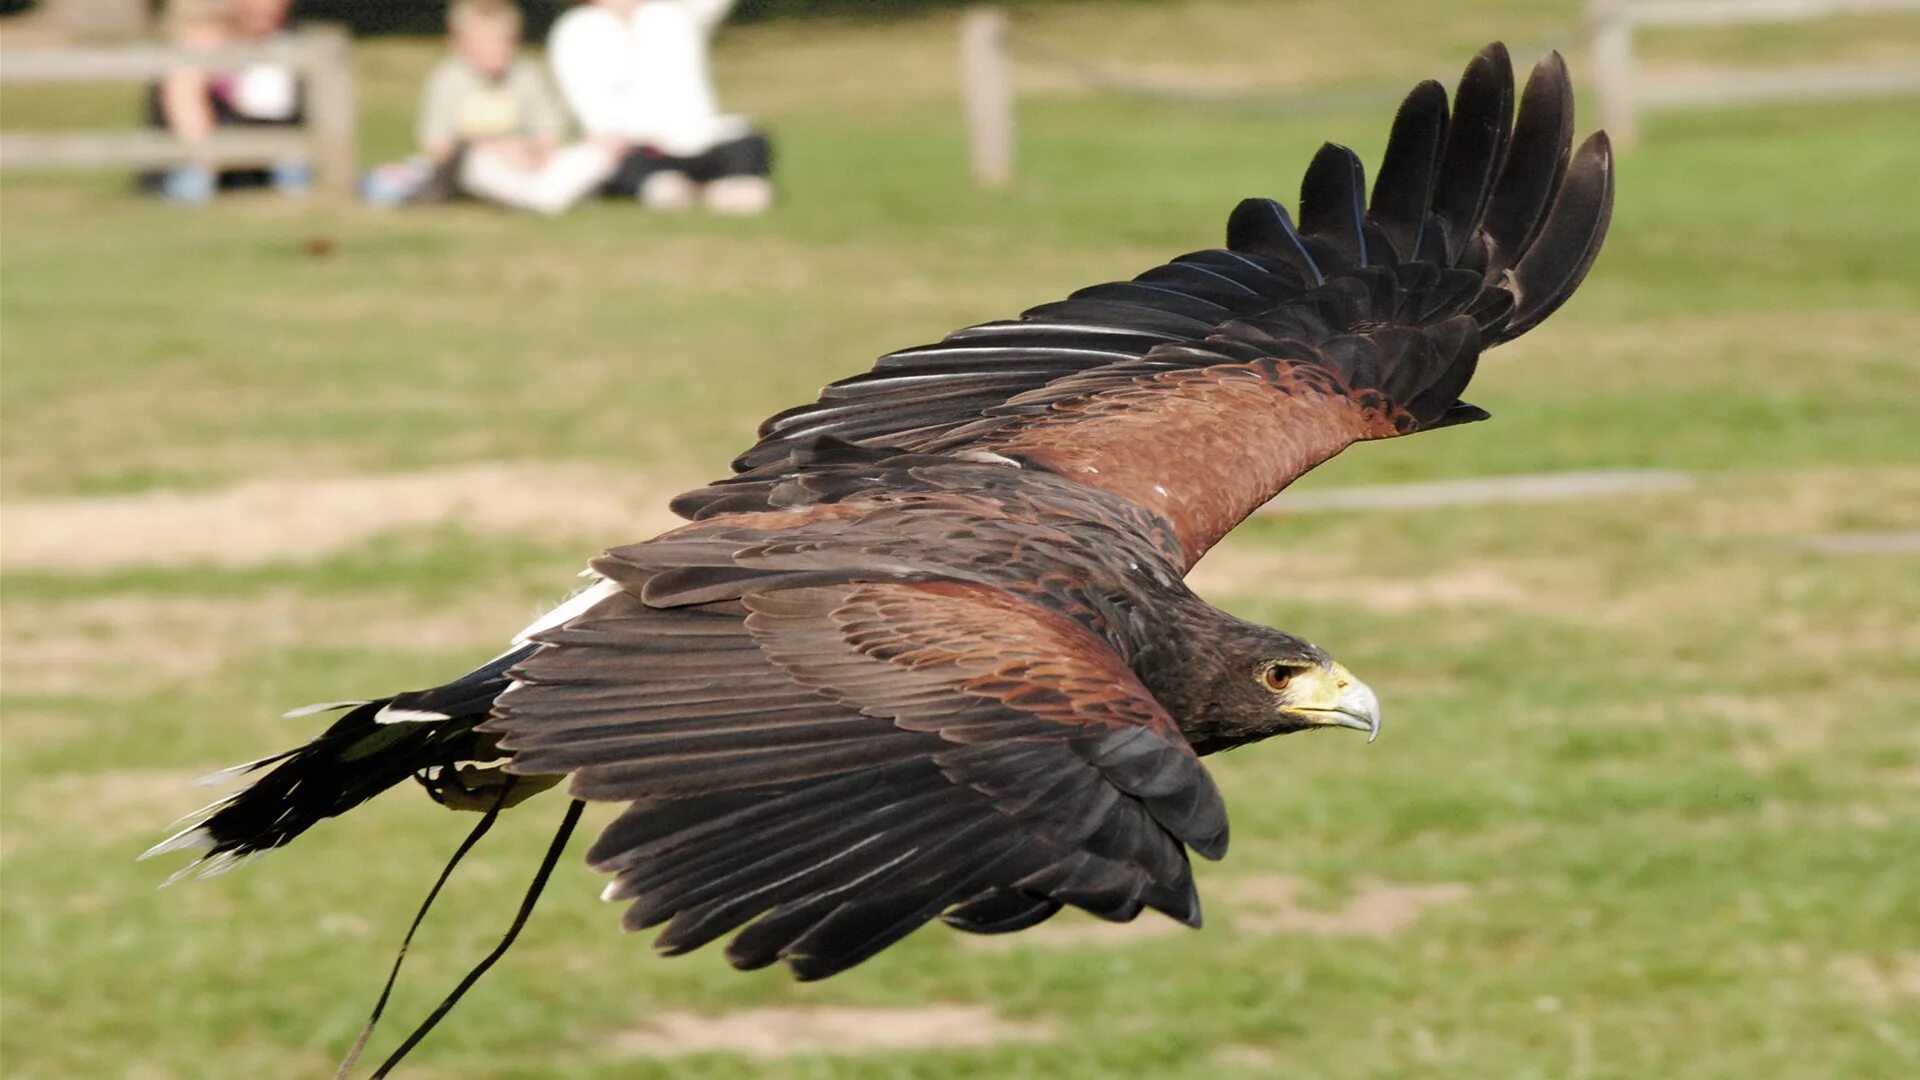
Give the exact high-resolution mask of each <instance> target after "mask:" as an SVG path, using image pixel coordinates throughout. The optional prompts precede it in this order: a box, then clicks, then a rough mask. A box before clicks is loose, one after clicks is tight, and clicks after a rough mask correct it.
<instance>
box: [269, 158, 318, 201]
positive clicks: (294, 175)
mask: <svg viewBox="0 0 1920 1080" xmlns="http://www.w3.org/2000/svg"><path fill="white" fill-rule="evenodd" d="M273 190H275V191H277V192H279V193H280V194H282V195H305V194H307V193H308V192H310V191H312V190H313V170H312V169H310V168H308V167H307V163H306V162H304V161H281V162H276V163H275V164H274V166H273Z"/></svg>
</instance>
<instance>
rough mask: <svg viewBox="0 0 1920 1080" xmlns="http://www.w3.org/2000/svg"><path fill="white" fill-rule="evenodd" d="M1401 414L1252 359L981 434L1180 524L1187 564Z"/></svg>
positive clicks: (1000, 447) (1146, 380)
mask: <svg viewBox="0 0 1920 1080" xmlns="http://www.w3.org/2000/svg"><path fill="white" fill-rule="evenodd" d="M1399 413H1400V411H1399V410H1398V409H1396V408H1395V407H1394V406H1392V405H1391V404H1390V403H1388V402H1387V401H1386V400H1385V399H1383V398H1382V397H1381V396H1380V395H1379V394H1378V393H1375V392H1365V393H1356V392H1354V391H1353V390H1352V388H1350V387H1348V386H1347V385H1346V384H1345V383H1344V382H1342V381H1341V379H1340V377H1339V376H1338V375H1335V374H1334V373H1333V372H1331V371H1329V370H1327V369H1326V368H1323V367H1320V366H1318V365H1314V364H1310V363H1304V362H1290V361H1282V362H1277V363H1276V362H1274V361H1267V360H1260V361H1255V362H1253V363H1250V364H1225V365H1220V366H1216V367H1206V368H1199V369H1195V370H1184V371H1172V372H1167V373H1165V374H1160V375H1153V376H1142V377H1141V378H1140V380H1139V381H1138V382H1136V383H1134V384H1131V385H1127V386H1123V387H1118V388H1115V389H1110V390H1102V391H1099V392H1097V393H1095V394H1093V395H1091V396H1089V397H1088V398H1086V399H1084V400H1083V401H1078V402H1074V403H1072V404H1065V405H1061V406H1058V407H1056V409H1055V410H1054V411H1052V412H1049V413H1047V414H1045V415H1043V416H1041V417H1039V418H1036V419H1034V420H1032V421H1030V422H1028V423H1026V424H1023V425H1021V426H1020V427H1019V428H1017V429H1015V430H1013V431H1011V432H1008V433H1003V434H1000V435H997V436H989V437H987V438H984V439H982V440H980V442H979V444H978V445H979V447H980V448H981V449H983V450H988V451H992V452H995V453H1001V454H1007V455H1011V456H1014V457H1017V458H1020V459H1022V460H1025V461H1027V462H1030V463H1032V464H1034V465H1037V466H1039V467H1041V468H1045V469H1047V470H1049V471H1052V472H1057V473H1060V474H1061V475H1064V476H1071V477H1073V478H1074V479H1075V480H1078V481H1079V482H1080V483H1083V484H1086V485H1087V486H1088V487H1093V488H1098V489H1100V490H1101V491H1105V492H1107V493H1109V494H1112V495H1116V496H1119V497H1120V498H1123V499H1126V500H1127V501H1129V502H1132V503H1135V504H1137V505H1139V506H1142V507H1144V508H1146V509H1147V510H1149V511H1151V512H1153V513H1154V514H1157V515H1159V516H1160V517H1163V518H1165V519H1166V520H1167V521H1168V522H1170V523H1171V524H1172V525H1173V529H1174V532H1175V534H1176V535H1178V537H1179V540H1180V547H1181V549H1182V551H1183V552H1184V554H1185V565H1184V566H1183V567H1182V569H1190V568H1191V567H1192V566H1193V564H1194V563H1196V562H1198V561H1199V560H1200V556H1202V555H1204V554H1206V553H1207V549H1209V548H1211V547H1212V546H1213V545H1214V544H1215V543H1217V542H1218V541H1219V540H1220V538H1221V537H1223V536H1225V535H1226V534H1227V532H1228V531H1229V530H1231V529H1232V528H1233V527H1234V526H1235V525H1238V524H1239V523H1240V522H1241V521H1242V520H1244V519H1245V518H1246V516H1247V515H1248V514H1250V513H1252V512H1253V510H1254V509H1255V508H1256V507H1258V506H1260V505H1261V504H1262V503H1264V502H1266V501H1267V500H1268V499H1271V498H1272V497H1273V496H1274V495H1275V494H1276V493H1278V492H1279V491H1280V489H1281V488H1284V487H1286V486H1287V485H1288V484H1290V483H1292V482H1293V480H1294V479H1295V478H1296V477H1299V476H1301V475H1302V474H1304V473H1305V472H1306V471H1307V470H1309V469H1311V468H1313V467H1314V466H1316V465H1318V464H1320V463H1321V462H1323V461H1325V460H1327V459H1328V458H1330V457H1332V456H1333V455H1335V454H1337V453H1339V452H1340V451H1341V450H1343V449H1345V448H1346V447H1347V446H1348V445H1350V444H1352V443H1353V442H1355V441H1357V440H1360V439H1369V438H1382V437H1385V436H1389V435H1393V434H1396V430H1395V427H1394V418H1395V416H1396V414H1399Z"/></svg>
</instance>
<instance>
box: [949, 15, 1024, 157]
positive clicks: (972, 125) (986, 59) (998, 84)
mask: <svg viewBox="0 0 1920 1080" xmlns="http://www.w3.org/2000/svg"><path fill="white" fill-rule="evenodd" d="M1006 39H1007V14H1006V12H1004V11H1002V10H1000V9H999V8H996V7H973V8H968V9H967V10H966V12H965V13H964V14H963V15H962V16H961V17H960V85H961V93H962V96H963V97H964V98H965V103H966V115H967V160H968V163H969V164H970V165H971V166H972V168H973V179H974V182H975V183H977V184H979V185H980V186H982V187H988V188H1004V187H1006V186H1007V185H1008V184H1010V183H1012V182H1013V77H1012V71H1011V68H1010V67H1009V66H1008V64H1007V52H1006Z"/></svg>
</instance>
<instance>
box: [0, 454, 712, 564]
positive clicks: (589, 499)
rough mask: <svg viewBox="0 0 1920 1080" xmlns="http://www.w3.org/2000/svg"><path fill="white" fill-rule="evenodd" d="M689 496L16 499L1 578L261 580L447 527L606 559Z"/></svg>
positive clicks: (491, 482) (544, 474)
mask: <svg viewBox="0 0 1920 1080" xmlns="http://www.w3.org/2000/svg"><path fill="white" fill-rule="evenodd" d="M690 486H692V484H690V483H689V484H684V485H683V484H672V483H662V482H660V481H658V480H653V479H640V480H636V479H635V478H634V477H633V476H632V475H630V474H625V473H616V472H613V471H611V470H607V469H602V468H596V467H591V466H576V465H470V466H462V467H460V468H451V469H435V470H431V471H427V472H417V473H401V474H395V475H389V476H358V477H344V478H332V479H317V480H272V481H257V482H253V483H247V484H241V485H237V486H235V487H230V488H225V489H222V490H219V491H210V492H169V491H155V492H146V493H142V494H138V495H113V496H98V497H87V498H49V499H23V500H16V501H13V502H10V503H9V504H8V505H7V508H6V529H5V531H4V533H3V534H0V565H3V566H4V567H5V568H6V569H8V570H13V571H21V570H27V571H40V572H48V573H99V572H102V571H108V570H120V569H127V568H132V567H179V566H202V565H211V566H223V567H243V566H260V565H266V564H270V563H277V562H302V561H308V560H312V559H317V558H321V557H324V556H327V555H331V554H335V553H337V552H341V551H347V550H351V549H352V548H354V547H357V546H359V545H361V544H363V543H365V542H367V541H368V540H371V539H373V538H374V537H376V536H379V535H381V534H383V533H388V532H394V531H398V530H404V529H423V528H432V527H435V526H441V525H450V524H451V525H459V526H461V527H464V528H468V529H471V530H474V531H476V532H482V533H488V534H514V533H522V534H527V535H534V536H539V537H540V538H542V539H549V540H550V539H555V538H559V539H572V538H576V537H577V538H580V539H582V540H583V541H585V542H587V543H589V544H591V545H594V546H597V547H604V546H607V545H611V544H616V543H623V542H627V541H632V540H640V539H644V538H646V537H648V536H651V535H653V534H654V533H656V532H659V531H661V530H663V529H666V528H671V527H672V526H673V525H674V524H675V523H676V522H677V521H678V519H677V518H675V517H674V516H673V515H672V514H670V513H668V511H667V508H666V501H667V499H668V498H670V497H671V496H672V495H673V494H674V493H676V492H677V491H679V490H681V489H682V488H683V487H690Z"/></svg>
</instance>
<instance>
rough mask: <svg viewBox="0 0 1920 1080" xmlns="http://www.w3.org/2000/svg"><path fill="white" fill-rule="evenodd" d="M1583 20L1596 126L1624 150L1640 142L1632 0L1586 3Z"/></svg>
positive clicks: (1601, 0)
mask: <svg viewBox="0 0 1920 1080" xmlns="http://www.w3.org/2000/svg"><path fill="white" fill-rule="evenodd" d="M1587 17H1588V20H1589V22H1590V24H1591V27H1592V33H1593V80H1594V89H1595V90H1597V91H1599V96H1600V124H1601V126H1602V127H1604V128H1606V129H1607V135H1608V136H1609V137H1610V138H1611V139H1612V140H1613V145H1615V146H1617V147H1619V148H1621V149H1623V150H1624V149H1628V148H1630V147H1632V146H1633V145H1634V144H1635V143H1637V142H1639V140H1640V116H1639V112H1638V110H1637V109H1636V108H1635V102H1634V96H1633V10H1632V0H1588V4H1587Z"/></svg>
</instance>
